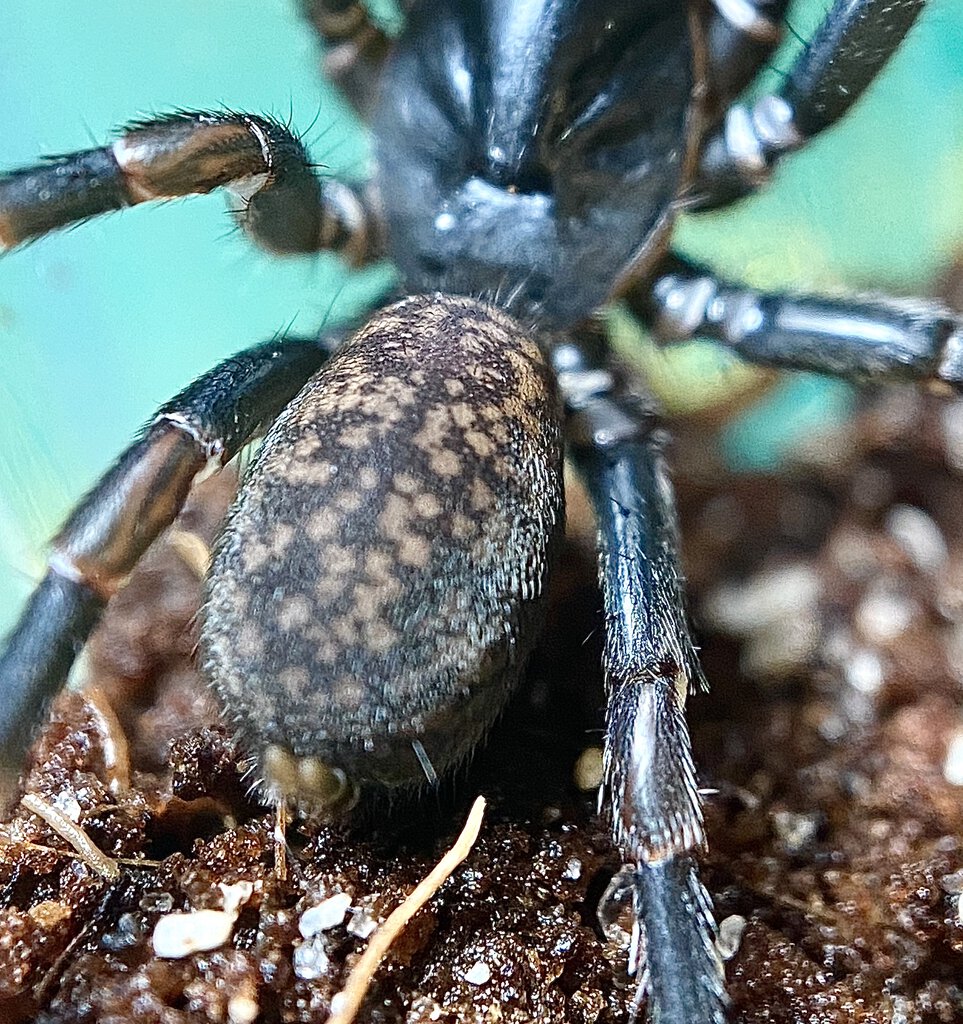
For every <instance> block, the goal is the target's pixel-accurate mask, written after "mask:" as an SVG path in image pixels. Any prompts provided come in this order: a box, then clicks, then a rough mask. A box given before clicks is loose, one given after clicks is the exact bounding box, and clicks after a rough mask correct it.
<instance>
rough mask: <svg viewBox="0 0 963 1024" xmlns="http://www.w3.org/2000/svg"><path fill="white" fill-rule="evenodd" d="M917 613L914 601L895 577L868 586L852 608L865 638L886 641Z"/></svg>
mask: <svg viewBox="0 0 963 1024" xmlns="http://www.w3.org/2000/svg"><path fill="white" fill-rule="evenodd" d="M918 614H919V607H918V605H917V604H916V602H915V601H914V600H913V599H912V598H909V597H907V596H906V595H905V594H903V593H901V591H900V590H899V588H898V587H897V585H896V583H895V581H893V580H889V581H885V580H884V581H881V582H880V583H877V584H874V585H872V586H870V587H869V589H868V590H867V592H866V595H865V596H864V597H863V599H862V601H860V603H859V606H858V607H857V609H856V625H857V627H858V629H859V631H860V632H861V633H862V635H863V636H864V637H866V639H867V640H869V641H870V642H874V643H887V642H889V641H892V640H895V639H896V638H897V637H898V636H899V635H900V634H901V633H904V632H906V630H907V629H908V628H909V627H910V625H911V624H912V622H913V620H914V619H915V618H916V617H917V615H918Z"/></svg>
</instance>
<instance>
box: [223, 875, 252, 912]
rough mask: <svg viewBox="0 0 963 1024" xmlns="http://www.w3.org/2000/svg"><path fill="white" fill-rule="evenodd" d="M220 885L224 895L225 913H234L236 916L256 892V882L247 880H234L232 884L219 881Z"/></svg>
mask: <svg viewBox="0 0 963 1024" xmlns="http://www.w3.org/2000/svg"><path fill="white" fill-rule="evenodd" d="M218 887H219V888H220V890H221V892H222V893H223V895H224V913H225V914H233V915H234V916H235V917H237V912H238V910H240V909H241V907H243V906H244V904H245V903H247V901H248V900H249V899H250V898H251V894H252V893H253V892H254V883H253V882H247V881H241V882H234V883H233V884H230V885H229V884H227V883H226V882H219V883H218Z"/></svg>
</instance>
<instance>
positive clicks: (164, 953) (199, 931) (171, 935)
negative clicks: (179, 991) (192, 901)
mask: <svg viewBox="0 0 963 1024" xmlns="http://www.w3.org/2000/svg"><path fill="white" fill-rule="evenodd" d="M236 920H237V914H234V913H231V914H229V913H227V911H224V910H195V911H192V912H190V913H187V914H168V915H167V916H166V917H162V918H161V919H160V920H159V921H158V922H157V924H156V925H155V926H154V936H153V939H152V940H151V941H152V942H153V945H154V952H155V953H156V954H157V955H158V956H160V957H165V958H167V959H168V960H180V959H183V958H184V957H185V956H190V955H191V953H200V952H204V951H206V950H209V949H217V948H218V946H223V945H224V943H225V942H227V941H228V939H230V937H231V931H232V929H233V928H234V922H235V921H236Z"/></svg>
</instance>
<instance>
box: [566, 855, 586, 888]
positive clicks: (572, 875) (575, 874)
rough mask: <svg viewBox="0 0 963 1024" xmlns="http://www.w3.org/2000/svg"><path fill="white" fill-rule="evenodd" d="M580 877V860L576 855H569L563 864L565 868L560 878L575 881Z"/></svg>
mask: <svg viewBox="0 0 963 1024" xmlns="http://www.w3.org/2000/svg"><path fill="white" fill-rule="evenodd" d="M581 877H582V862H581V861H580V860H579V859H578V857H570V858H569V860H568V861H566V864H565V870H564V871H563V872H562V878H565V879H567V880H568V881H570V882H577V881H578V880H579V879H580V878H581Z"/></svg>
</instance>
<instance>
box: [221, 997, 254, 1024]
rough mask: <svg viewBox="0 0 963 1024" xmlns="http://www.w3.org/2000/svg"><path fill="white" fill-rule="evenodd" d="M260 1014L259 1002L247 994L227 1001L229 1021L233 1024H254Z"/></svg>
mask: <svg viewBox="0 0 963 1024" xmlns="http://www.w3.org/2000/svg"><path fill="white" fill-rule="evenodd" d="M260 1012H261V1007H260V1006H258V1004H257V1000H256V999H253V998H252V997H251V996H249V995H247V994H239V995H236V996H231V998H230V999H229V1000H228V1001H227V1019H228V1020H229V1021H230V1022H231V1024H254V1022H255V1021H256V1020H257V1015H258V1014H259V1013H260Z"/></svg>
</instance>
